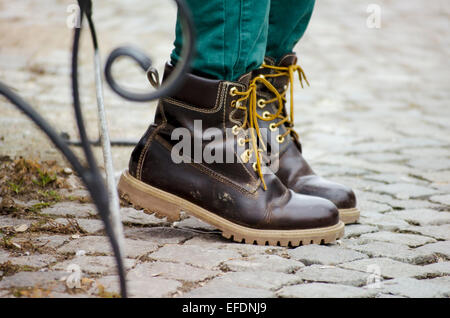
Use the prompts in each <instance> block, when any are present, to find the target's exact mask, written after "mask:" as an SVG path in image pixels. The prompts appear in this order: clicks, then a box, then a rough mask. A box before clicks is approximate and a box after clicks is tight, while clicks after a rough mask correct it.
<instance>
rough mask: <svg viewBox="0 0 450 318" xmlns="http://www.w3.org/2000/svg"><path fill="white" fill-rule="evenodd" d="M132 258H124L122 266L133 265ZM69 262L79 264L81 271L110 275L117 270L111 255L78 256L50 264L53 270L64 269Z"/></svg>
mask: <svg viewBox="0 0 450 318" xmlns="http://www.w3.org/2000/svg"><path fill="white" fill-rule="evenodd" d="M135 263H136V261H135V260H134V259H130V258H125V259H124V266H125V268H126V269H130V268H132V267H133V266H134V265H135ZM71 264H76V265H78V266H80V268H81V270H82V271H83V273H90V274H101V275H111V274H115V273H116V272H117V268H116V261H115V259H114V257H113V256H87V255H85V256H78V257H75V258H73V259H70V260H66V261H64V262H61V263H57V264H55V265H53V266H52V269H54V270H60V271H65V270H66V269H67V267H68V266H69V265H71Z"/></svg>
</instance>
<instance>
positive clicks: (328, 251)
mask: <svg viewBox="0 0 450 318" xmlns="http://www.w3.org/2000/svg"><path fill="white" fill-rule="evenodd" d="M288 254H289V255H290V256H291V258H292V259H295V260H298V261H300V262H302V263H304V264H305V265H311V264H322V265H336V264H339V263H345V262H350V261H354V260H357V259H361V258H367V255H365V254H362V253H359V252H356V251H353V250H349V249H344V248H340V247H336V246H334V247H330V246H323V245H306V246H299V247H297V248H295V249H292V250H289V251H288Z"/></svg>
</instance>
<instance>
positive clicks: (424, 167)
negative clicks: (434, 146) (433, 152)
mask: <svg viewBox="0 0 450 318" xmlns="http://www.w3.org/2000/svg"><path fill="white" fill-rule="evenodd" d="M408 164H409V165H410V166H412V167H414V168H417V170H421V171H436V170H449V169H450V160H448V158H445V157H436V156H433V157H429V158H414V159H411V160H409V161H408Z"/></svg>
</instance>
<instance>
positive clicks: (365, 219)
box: [359, 212, 410, 231]
mask: <svg viewBox="0 0 450 318" xmlns="http://www.w3.org/2000/svg"><path fill="white" fill-rule="evenodd" d="M391 213H392V212H389V213H385V214H381V213H367V212H365V213H362V214H361V216H360V218H359V222H360V223H362V224H367V225H372V226H376V227H378V228H379V229H380V230H385V231H401V230H405V229H407V228H409V227H410V224H409V223H408V222H406V221H404V220H402V219H400V218H398V217H395V216H393V215H391Z"/></svg>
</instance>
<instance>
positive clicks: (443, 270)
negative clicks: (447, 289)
mask: <svg viewBox="0 0 450 318" xmlns="http://www.w3.org/2000/svg"><path fill="white" fill-rule="evenodd" d="M423 271H424V273H425V274H426V275H430V276H444V275H450V261H447V262H437V263H433V264H428V265H425V266H423Z"/></svg>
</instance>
